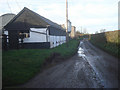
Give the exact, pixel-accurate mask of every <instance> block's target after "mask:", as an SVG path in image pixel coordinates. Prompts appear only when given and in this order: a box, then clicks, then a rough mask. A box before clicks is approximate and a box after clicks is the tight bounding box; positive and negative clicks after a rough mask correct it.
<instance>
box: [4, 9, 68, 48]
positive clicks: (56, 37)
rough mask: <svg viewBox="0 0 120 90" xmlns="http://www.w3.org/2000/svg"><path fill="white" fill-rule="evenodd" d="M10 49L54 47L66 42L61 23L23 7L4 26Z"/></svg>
mask: <svg viewBox="0 0 120 90" xmlns="http://www.w3.org/2000/svg"><path fill="white" fill-rule="evenodd" d="M4 30H5V31H4V32H5V33H8V40H7V43H8V47H9V48H10V49H19V48H27V49H39V48H54V47H56V46H58V45H61V44H63V43H65V42H66V31H65V29H64V28H62V27H61V25H58V24H57V23H55V22H52V21H51V20H49V19H47V18H45V17H43V16H41V15H39V14H37V13H35V12H34V11H32V10H30V9H28V8H26V7H24V9H23V10H21V11H20V12H19V13H18V14H17V15H16V16H15V17H14V18H13V19H12V20H11V21H10V22H9V23H8V24H7V25H6V26H4Z"/></svg>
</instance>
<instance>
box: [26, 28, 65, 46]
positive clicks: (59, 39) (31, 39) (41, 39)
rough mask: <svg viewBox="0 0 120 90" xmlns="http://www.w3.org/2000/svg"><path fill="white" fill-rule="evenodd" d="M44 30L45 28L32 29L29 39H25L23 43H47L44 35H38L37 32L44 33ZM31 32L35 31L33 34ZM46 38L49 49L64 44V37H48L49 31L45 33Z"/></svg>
mask: <svg viewBox="0 0 120 90" xmlns="http://www.w3.org/2000/svg"><path fill="white" fill-rule="evenodd" d="M46 29H47V28H41V29H35V28H32V29H31V31H30V37H29V38H25V39H24V43H32V42H47V41H46V35H44V34H40V33H39V32H42V33H46ZM32 31H35V32H32ZM36 32H38V33H36ZM47 36H48V42H50V48H54V47H56V46H59V45H60V44H63V43H65V42H66V36H52V35H49V31H48V32H47ZM56 42H58V43H56Z"/></svg>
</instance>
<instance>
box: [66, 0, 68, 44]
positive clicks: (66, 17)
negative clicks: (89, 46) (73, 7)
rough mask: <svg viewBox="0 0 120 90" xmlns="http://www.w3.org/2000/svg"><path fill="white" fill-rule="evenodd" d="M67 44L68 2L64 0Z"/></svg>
mask: <svg viewBox="0 0 120 90" xmlns="http://www.w3.org/2000/svg"><path fill="white" fill-rule="evenodd" d="M67 42H68V0H66V43H67Z"/></svg>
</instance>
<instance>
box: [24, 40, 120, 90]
mask: <svg viewBox="0 0 120 90" xmlns="http://www.w3.org/2000/svg"><path fill="white" fill-rule="evenodd" d="M22 87H25V88H118V59H116V58H115V57H113V56H111V55H109V54H107V53H105V52H103V51H101V50H100V49H98V48H96V47H94V46H93V45H92V44H91V43H90V42H89V41H88V40H86V39H84V40H82V41H81V42H80V45H79V47H78V53H77V54H76V55H74V56H73V57H72V58H70V59H69V60H66V61H64V62H62V63H60V64H58V65H56V66H53V67H51V68H49V69H47V70H44V71H43V72H42V73H40V74H38V75H37V76H35V77H34V78H33V79H31V80H30V81H29V82H27V83H26V84H24V85H23V86H22Z"/></svg>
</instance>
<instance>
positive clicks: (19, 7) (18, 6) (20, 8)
mask: <svg viewBox="0 0 120 90" xmlns="http://www.w3.org/2000/svg"><path fill="white" fill-rule="evenodd" d="M15 2H16V4H17V6H18V8H19V9H20V10H21V7H20V5H19V4H18V2H17V0H15Z"/></svg>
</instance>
